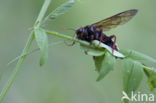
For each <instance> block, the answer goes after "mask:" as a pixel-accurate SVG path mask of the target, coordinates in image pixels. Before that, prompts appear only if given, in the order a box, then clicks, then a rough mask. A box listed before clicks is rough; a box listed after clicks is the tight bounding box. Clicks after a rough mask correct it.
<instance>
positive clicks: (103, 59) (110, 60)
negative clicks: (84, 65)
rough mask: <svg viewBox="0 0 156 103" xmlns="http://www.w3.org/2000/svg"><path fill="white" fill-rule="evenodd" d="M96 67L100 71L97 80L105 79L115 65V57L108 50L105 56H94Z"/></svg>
mask: <svg viewBox="0 0 156 103" xmlns="http://www.w3.org/2000/svg"><path fill="white" fill-rule="evenodd" d="M94 62H95V67H96V70H97V71H98V73H99V76H98V78H97V81H100V80H101V79H103V78H104V77H105V76H106V75H107V74H108V73H109V72H110V71H111V70H112V69H113V67H114V63H115V57H114V56H112V55H111V54H110V53H108V52H106V54H105V55H103V56H97V57H94Z"/></svg>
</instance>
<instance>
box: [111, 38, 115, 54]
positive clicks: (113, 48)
mask: <svg viewBox="0 0 156 103" xmlns="http://www.w3.org/2000/svg"><path fill="white" fill-rule="evenodd" d="M110 38H111V39H113V38H114V42H113V47H112V54H114V50H115V44H116V36H115V35H112V36H110Z"/></svg>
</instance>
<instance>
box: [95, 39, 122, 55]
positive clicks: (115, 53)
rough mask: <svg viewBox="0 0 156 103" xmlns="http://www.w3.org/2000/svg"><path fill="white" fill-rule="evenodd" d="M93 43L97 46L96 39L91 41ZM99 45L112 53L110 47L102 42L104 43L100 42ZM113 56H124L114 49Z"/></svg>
mask: <svg viewBox="0 0 156 103" xmlns="http://www.w3.org/2000/svg"><path fill="white" fill-rule="evenodd" d="M93 44H94V45H95V46H97V45H98V44H99V41H98V40H94V41H93ZM99 47H102V48H105V49H106V50H108V51H109V52H110V53H111V54H112V48H111V47H109V46H108V45H106V44H104V43H100V45H99ZM113 55H114V56H116V57H119V58H124V57H125V56H124V55H123V54H121V53H119V52H118V51H116V50H114V53H113Z"/></svg>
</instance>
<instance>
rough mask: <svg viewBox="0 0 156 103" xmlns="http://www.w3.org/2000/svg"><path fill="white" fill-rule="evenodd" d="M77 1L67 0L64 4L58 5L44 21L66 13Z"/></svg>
mask: <svg viewBox="0 0 156 103" xmlns="http://www.w3.org/2000/svg"><path fill="white" fill-rule="evenodd" d="M74 3H75V1H74V0H70V1H67V2H65V3H64V4H62V5H61V6H59V7H57V8H56V9H55V10H54V11H52V12H51V13H50V14H49V15H48V16H47V17H46V18H45V20H44V22H45V21H46V20H47V19H52V20H53V19H55V18H56V17H57V16H60V15H62V14H64V13H65V12H66V11H68V10H69V9H70V8H71V7H72V6H73V4H74Z"/></svg>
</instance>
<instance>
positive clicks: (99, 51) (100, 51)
mask: <svg viewBox="0 0 156 103" xmlns="http://www.w3.org/2000/svg"><path fill="white" fill-rule="evenodd" d="M80 48H81V49H82V50H83V51H87V50H88V46H85V45H80ZM104 54H105V50H104V49H100V48H96V47H92V48H90V49H89V51H88V55H91V56H102V55H104Z"/></svg>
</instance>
